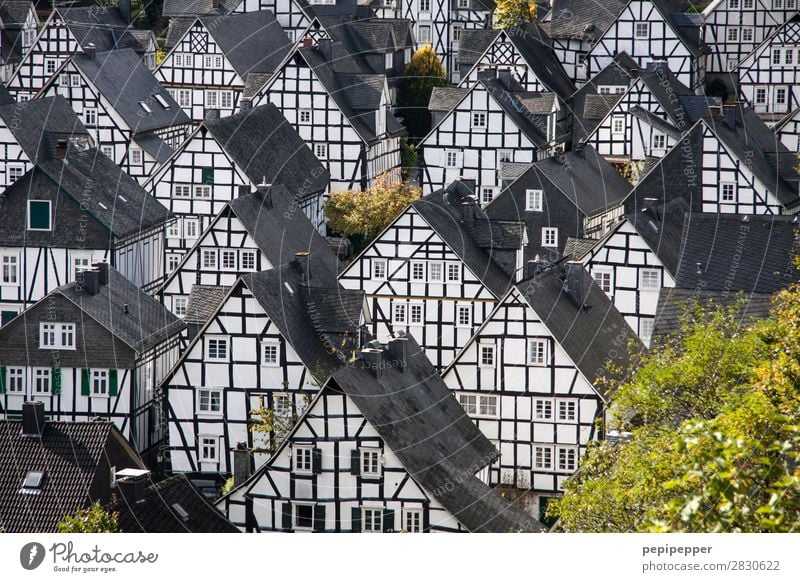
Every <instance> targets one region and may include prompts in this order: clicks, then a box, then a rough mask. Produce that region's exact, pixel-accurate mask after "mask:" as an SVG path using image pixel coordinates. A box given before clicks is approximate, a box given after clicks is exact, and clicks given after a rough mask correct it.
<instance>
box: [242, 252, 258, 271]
mask: <svg viewBox="0 0 800 582" xmlns="http://www.w3.org/2000/svg"><path fill="white" fill-rule="evenodd" d="M241 253H242V254H241V257H240V258H241V262H242V271H255V269H256V252H255V251H241Z"/></svg>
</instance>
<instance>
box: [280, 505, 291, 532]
mask: <svg viewBox="0 0 800 582" xmlns="http://www.w3.org/2000/svg"><path fill="white" fill-rule="evenodd" d="M281 527H282V528H283V529H292V504H291V503H284V504H283V509H282V511H281Z"/></svg>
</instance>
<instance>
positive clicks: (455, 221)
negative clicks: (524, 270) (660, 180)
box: [411, 182, 524, 298]
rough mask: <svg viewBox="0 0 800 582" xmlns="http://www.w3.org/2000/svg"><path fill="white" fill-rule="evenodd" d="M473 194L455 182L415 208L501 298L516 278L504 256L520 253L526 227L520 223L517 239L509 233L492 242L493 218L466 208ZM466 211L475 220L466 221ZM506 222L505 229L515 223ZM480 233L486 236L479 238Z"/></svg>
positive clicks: (423, 200)
mask: <svg viewBox="0 0 800 582" xmlns="http://www.w3.org/2000/svg"><path fill="white" fill-rule="evenodd" d="M472 195H473V194H472V192H471V190H469V186H468V185H466V184H465V183H463V182H453V183H452V184H450V186H448V187H447V188H446V189H444V190H439V191H438V192H434V193H432V194H428V195H427V196H423V197H422V198H420V199H419V200H416V201H414V202H412V203H411V206H412V207H413V208H414V210H416V211H417V212H418V213H419V214H420V216H422V218H423V219H424V220H425V221H426V222H427V223H428V224H429V225H430V226H431V228H433V230H435V231H436V233H437V234H438V235H439V236H440V237H441V238H442V240H443V241H444V242H445V244H447V245H448V246H449V247H450V248H451V249H452V251H453V252H454V253H455V254H456V255H458V256H459V257H460V258H461V260H462V261H464V264H465V265H466V267H467V268H468V269H469V270H470V271H472V273H473V274H474V275H475V276H476V277H478V279H479V280H480V281H481V282H482V283H483V284H484V285H485V286H486V287H487V288H488V289H489V290H490V291H491V292H492V293H493V294H494V295H495V296H496V297H498V298H500V297H502V296H503V295H504V294H505V292H506V290H507V289H508V287H509V285H510V284H511V277H513V275H514V273H513V271H511V272H510V269H509V268H508V266H507V265H506V262H505V261H504V260H503V259H502V258H501V255H502V254H504V252H507V251H516V249H517V248H520V247H521V246H522V236H523V228H524V224H523V223H521V222H520V223H518V224H517V225H516V226H515V227H514V228H515V229H516V232H517V237H516V239H514V238H513V237H510V236H508V234H506V235H504V236H502V237H499V238H498V239H497V240H494V239H492V236H491V232H494V230H493V223H495V221H494V220H491V219H489V218H488V217H487V216H486V214H485V213H484V212H483V211H482V210H481V209H480V207H478V206H477V205H474V204H473V205H470V207H469V210H465V208H464V205H463V202H464V201H465V200H466V197H467V196H472ZM473 201H474V200H473ZM465 212H466V213H469V212H472V213H473V215H472V217H471V218H468V219H467V220H465V219H464V214H465ZM502 223H503V228H504V229H505V228H506V227H507V226H508V225H510V224H511V222H510V221H502ZM490 229H492V230H490ZM480 231H482V232H483V233H484V234H483V235H478V232H480ZM487 231H488V232H487Z"/></svg>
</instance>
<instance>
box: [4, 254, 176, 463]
mask: <svg viewBox="0 0 800 582" xmlns="http://www.w3.org/2000/svg"><path fill="white" fill-rule="evenodd" d="M183 326H184V323H183V322H182V321H181V320H180V319H178V318H177V317H175V316H174V315H172V314H171V313H169V311H167V309H166V308H164V307H163V306H162V305H161V304H160V303H158V302H157V301H156V300H155V299H153V298H152V297H150V296H149V295H147V294H146V293H144V292H143V291H141V290H140V289H139V288H138V287H137V286H136V285H135V284H134V283H131V282H130V281H128V279H126V278H125V277H124V276H122V275H121V274H120V273H119V272H117V271H116V270H114V269H110V268H109V267H108V264H107V263H97V264H95V268H94V269H90V270H84V271H81V272H79V273H78V278H77V281H74V282H72V283H69V284H67V285H64V286H62V287H58V288H57V289H54V290H53V291H51V292H50V293H49V294H48V295H47V296H46V297H44V298H43V299H41V300H40V301H39V302H37V303H36V304H35V305H33V306H31V307H30V308H29V309H27V310H26V311H25V313H24V314H23V315H21V316H20V317H17V318H15V319H14V320H13V321H11V322H10V323H8V324H7V325H5V326H4V327H3V328H2V329H0V345H2V349H0V369H2V373H3V375H4V384H3V388H4V390H3V392H4V393H3V394H2V398H0V402H2V413H3V416H4V417H7V416H9V415H17V414H20V413H21V411H22V403H23V401H24V400H29V399H36V400H39V401H42V402H44V405H45V412H46V414H47V415H48V416H49V418H51V419H52V420H58V421H72V422H74V421H86V420H89V419H92V418H95V417H101V418H104V419H106V420H110V421H112V422H113V423H114V424H115V425H116V426H117V428H118V429H119V430H120V432H122V434H123V435H124V436H125V437H126V438H127V439H129V440H130V442H131V443H133V445H134V446H135V447H136V449H137V450H138V451H139V452H140V453H141V454H142V455H143V456H145V455H148V454H149V453H152V452H154V447H155V445H157V444H158V442H159V441H160V439H161V438H162V437H163V436H165V435H163V434H162V426H161V421H160V408H159V407H160V403H159V402H158V400H159V398H158V395H157V390H156V389H157V388H158V386H159V385H160V382H161V380H162V379H163V377H164V376H165V374H166V373H167V372H168V371H169V369H170V368H171V367H172V365H173V364H174V363H175V361H176V360H177V357H178V333H179V332H180V331H181V329H182V328H183Z"/></svg>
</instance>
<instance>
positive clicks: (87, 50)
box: [83, 42, 97, 59]
mask: <svg viewBox="0 0 800 582" xmlns="http://www.w3.org/2000/svg"><path fill="white" fill-rule="evenodd" d="M83 54H85V55H86V57H87V58H89V59H93V58H94V56H95V55H96V54H97V47H95V46H94V43H93V42H89V43H86V46H85V47H83Z"/></svg>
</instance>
